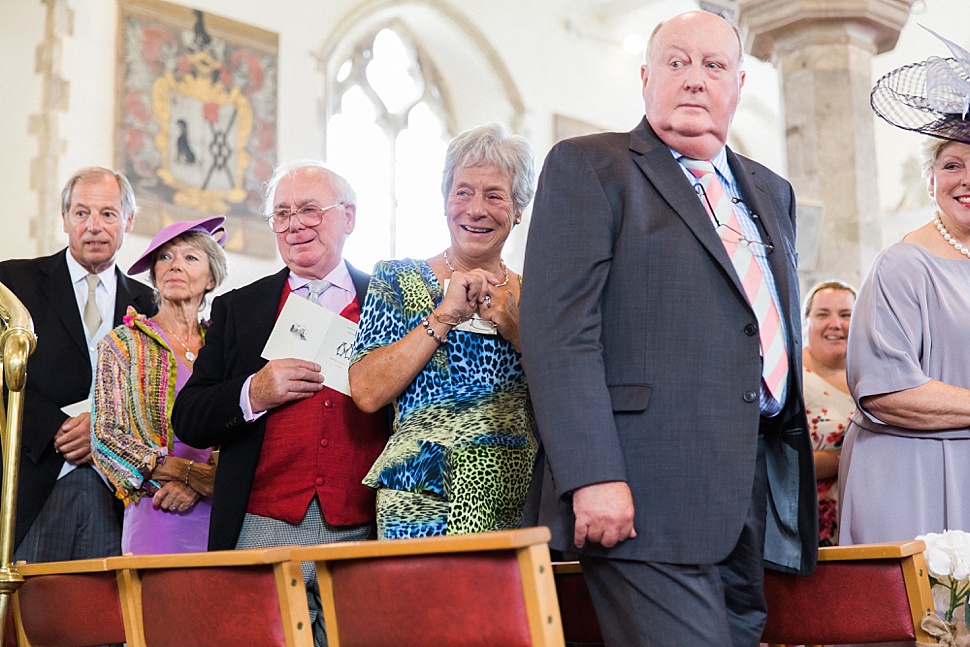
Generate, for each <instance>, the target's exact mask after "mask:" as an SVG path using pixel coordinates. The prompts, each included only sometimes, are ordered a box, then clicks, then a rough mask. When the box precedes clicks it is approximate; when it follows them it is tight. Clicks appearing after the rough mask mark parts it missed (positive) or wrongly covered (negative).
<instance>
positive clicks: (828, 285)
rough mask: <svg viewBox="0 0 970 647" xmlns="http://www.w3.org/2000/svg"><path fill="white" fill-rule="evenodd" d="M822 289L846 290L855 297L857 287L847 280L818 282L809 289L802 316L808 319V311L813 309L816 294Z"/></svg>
mask: <svg viewBox="0 0 970 647" xmlns="http://www.w3.org/2000/svg"><path fill="white" fill-rule="evenodd" d="M822 290H845V291H846V292H851V293H852V297H853V298H855V297H856V289H855V288H854V287H852V286H851V285H849V284H848V283H846V282H845V281H840V280H838V279H829V280H827V281H822V282H821V283H816V284H815V285H813V286H812V287H811V288H810V289H809V291H808V294H807V295H806V296H805V301H804V302H803V303H802V316H803V317H805V318H806V319H807V318H808V313H809V312H811V310H812V302H813V301H815V295H816V294H818V293H819V292H821V291H822Z"/></svg>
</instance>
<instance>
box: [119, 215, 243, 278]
mask: <svg viewBox="0 0 970 647" xmlns="http://www.w3.org/2000/svg"><path fill="white" fill-rule="evenodd" d="M225 221H226V217H225V216H211V217H209V218H202V219H201V220H182V221H179V222H173V223H172V224H170V225H169V226H168V227H165V228H164V229H162V230H161V231H160V232H158V233H157V234H155V237H154V238H152V242H150V243H149V244H148V249H146V250H145V251H144V252H142V255H141V256H139V257H138V260H137V261H135V262H134V263H133V264H132V266H131V267H129V268H128V274H141V273H142V272H145V271H147V270H148V269H149V267H150V266H151V262H152V260H151V256H152V252H154V251H155V250H156V249H158V248H159V247H161V246H162V245H164V244H165V243H167V242H169V241H171V240H173V239H175V238H178V237H179V236H181V235H182V234H184V233H185V232H187V231H202V232H205V233H207V234H209V235H210V236H212V238H213V239H214V240H215V241H216V242H217V243H219V246H222V245H224V244H225V243H226V230H225V228H224V227H223V226H222V223H224V222H225Z"/></svg>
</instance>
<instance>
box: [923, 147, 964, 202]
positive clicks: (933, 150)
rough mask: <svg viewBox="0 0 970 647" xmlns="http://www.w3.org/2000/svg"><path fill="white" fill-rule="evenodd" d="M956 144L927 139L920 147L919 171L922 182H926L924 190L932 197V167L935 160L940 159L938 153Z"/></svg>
mask: <svg viewBox="0 0 970 647" xmlns="http://www.w3.org/2000/svg"><path fill="white" fill-rule="evenodd" d="M953 143H957V142H954V141H953V140H950V139H940V138H939V137H927V138H926V139H924V140H923V143H922V144H921V145H920V149H919V152H920V171H921V172H922V174H923V181H924V182H926V189H927V190H928V191H930V194H931V195H932V188H931V186H930V182H932V180H933V166H934V165H935V164H936V160H938V159H940V153H942V152H943V149H944V148H946V147H947V145H949V144H953Z"/></svg>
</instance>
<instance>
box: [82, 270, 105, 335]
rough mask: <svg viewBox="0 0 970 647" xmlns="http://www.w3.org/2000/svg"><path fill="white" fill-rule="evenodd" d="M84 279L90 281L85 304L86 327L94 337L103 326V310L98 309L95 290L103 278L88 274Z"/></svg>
mask: <svg viewBox="0 0 970 647" xmlns="http://www.w3.org/2000/svg"><path fill="white" fill-rule="evenodd" d="M84 280H85V281H87V282H88V300H87V302H86V303H85V304H84V327H85V328H87V329H88V335H90V336H92V337H93V336H94V333H96V332H98V328H100V327H101V312H100V311H99V310H98V299H97V297H96V296H95V290H97V289H98V283H100V281H101V279H99V278H98V275H97V274H88V275H87V276H85V277H84Z"/></svg>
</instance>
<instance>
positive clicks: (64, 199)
mask: <svg viewBox="0 0 970 647" xmlns="http://www.w3.org/2000/svg"><path fill="white" fill-rule="evenodd" d="M109 177H113V178H114V179H115V181H117V182H118V189H119V190H120V191H121V215H122V217H123V218H124V221H125V222H126V223H127V222H128V221H129V220H130V219H131V217H132V216H133V215H135V211H137V210H138V205H137V204H136V203H135V191H134V190H133V189H132V188H131V182H129V181H128V178H126V177H125V176H124V175H122V174H121V173H119V172H118V171H112V170H111V169H107V168H104V167H103V166H86V167H84V168H82V169H80V170H79V171H77V172H76V173H75V174H74V175H72V176H71V179H70V180H68V181H67V184H65V185H64V189H63V190H62V191H61V214H63V215H65V216H66V215H67V213H68V212H69V211H70V210H71V197H72V194H73V193H74V185H75V184H77V183H78V182H91V181H94V180H101V179H104V178H109Z"/></svg>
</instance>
